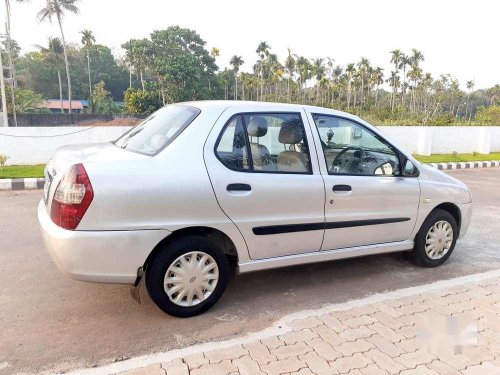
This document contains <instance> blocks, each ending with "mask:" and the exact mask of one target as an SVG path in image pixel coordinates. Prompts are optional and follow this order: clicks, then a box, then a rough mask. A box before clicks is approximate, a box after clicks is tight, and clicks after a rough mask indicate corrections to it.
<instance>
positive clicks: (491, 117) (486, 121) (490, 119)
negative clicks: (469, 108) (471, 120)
mask: <svg viewBox="0 0 500 375" xmlns="http://www.w3.org/2000/svg"><path fill="white" fill-rule="evenodd" d="M476 122H477V123H478V124H482V125H500V106H499V105H494V106H491V107H481V108H480V109H479V111H477V114H476Z"/></svg>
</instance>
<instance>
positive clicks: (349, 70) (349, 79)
mask: <svg viewBox="0 0 500 375" xmlns="http://www.w3.org/2000/svg"><path fill="white" fill-rule="evenodd" d="M345 72H346V74H347V109H349V108H350V106H351V86H352V77H353V75H354V73H355V72H356V68H355V67H354V64H353V63H350V64H347V67H346V69H345Z"/></svg>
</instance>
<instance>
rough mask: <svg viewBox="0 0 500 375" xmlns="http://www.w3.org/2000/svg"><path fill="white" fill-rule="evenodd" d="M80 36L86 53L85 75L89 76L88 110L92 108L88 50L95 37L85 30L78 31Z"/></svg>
mask: <svg viewBox="0 0 500 375" xmlns="http://www.w3.org/2000/svg"><path fill="white" fill-rule="evenodd" d="M80 34H82V44H83V46H84V48H85V52H87V73H88V75H89V104H90V108H92V79H91V77H90V49H91V48H92V46H93V45H94V43H95V36H94V33H93V32H92V31H91V30H88V29H85V30H82V31H80Z"/></svg>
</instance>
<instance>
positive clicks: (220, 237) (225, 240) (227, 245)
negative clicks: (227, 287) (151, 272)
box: [142, 226, 238, 271]
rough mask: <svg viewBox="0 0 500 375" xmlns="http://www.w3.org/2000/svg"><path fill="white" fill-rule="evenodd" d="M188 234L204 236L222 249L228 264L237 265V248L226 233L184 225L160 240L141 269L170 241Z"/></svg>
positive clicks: (209, 228)
mask: <svg viewBox="0 0 500 375" xmlns="http://www.w3.org/2000/svg"><path fill="white" fill-rule="evenodd" d="M189 235H202V236H206V237H207V238H208V239H209V240H211V241H212V242H214V243H215V244H217V245H218V246H219V247H220V248H221V249H222V250H223V252H224V254H225V255H226V257H227V258H228V261H229V264H230V265H231V266H232V267H236V266H237V265H238V250H237V249H236V246H235V245H234V242H233V241H232V240H231V238H230V237H229V236H228V235H227V234H225V233H224V232H222V231H220V230H218V229H215V228H211V227H204V226H194V227H186V228H181V229H178V230H175V231H173V232H172V233H171V234H170V235H168V236H167V237H165V238H164V239H163V240H161V241H160V242H159V243H158V244H157V245H156V246H155V247H154V248H153V250H152V251H151V252H150V253H149V255H148V257H147V258H146V260H145V262H144V265H143V267H142V269H143V270H144V271H145V270H146V269H147V266H148V264H149V263H150V262H151V260H152V259H154V257H155V256H156V254H157V253H158V252H159V251H161V250H162V249H163V248H164V247H165V246H168V245H169V244H170V243H172V242H173V241H175V240H177V239H179V238H182V237H186V236H189Z"/></svg>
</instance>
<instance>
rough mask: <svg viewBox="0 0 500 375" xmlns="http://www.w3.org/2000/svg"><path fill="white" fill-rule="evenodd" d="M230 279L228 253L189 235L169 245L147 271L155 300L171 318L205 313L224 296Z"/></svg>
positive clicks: (150, 291)
mask: <svg viewBox="0 0 500 375" xmlns="http://www.w3.org/2000/svg"><path fill="white" fill-rule="evenodd" d="M228 279H229V265H228V261H227V258H226V256H225V254H224V253H223V251H222V249H220V248H219V247H218V246H217V245H216V244H214V243H212V242H211V241H210V240H209V239H208V238H206V237H204V236H189V237H186V238H181V239H178V240H175V241H174V242H172V243H170V244H168V245H167V246H165V248H164V249H162V251H160V252H159V253H158V254H157V255H156V257H155V258H154V259H153V260H152V262H150V264H149V265H148V267H147V269H146V287H147V290H148V293H149V295H150V297H151V299H152V300H153V301H154V302H155V303H156V305H157V306H158V307H159V308H160V309H162V310H163V311H164V312H166V313H167V314H169V315H173V316H177V317H181V318H187V317H190V316H195V315H198V314H201V313H202V312H204V311H206V310H208V309H209V308H210V307H212V306H213V305H214V304H215V303H216V302H217V301H218V299H219V298H220V297H221V296H222V293H223V292H224V289H225V288H226V285H227V282H228Z"/></svg>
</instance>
